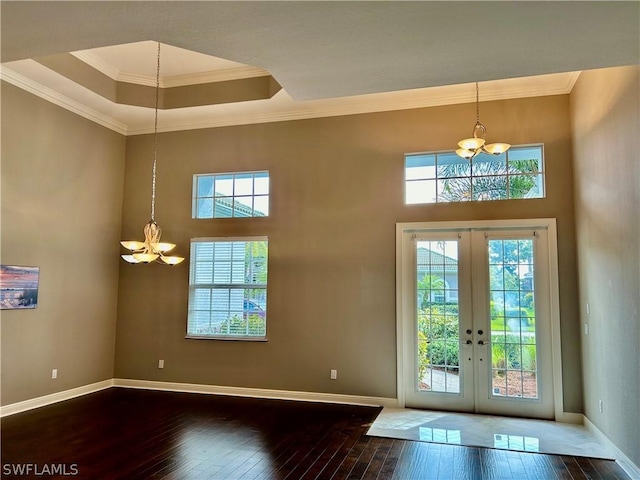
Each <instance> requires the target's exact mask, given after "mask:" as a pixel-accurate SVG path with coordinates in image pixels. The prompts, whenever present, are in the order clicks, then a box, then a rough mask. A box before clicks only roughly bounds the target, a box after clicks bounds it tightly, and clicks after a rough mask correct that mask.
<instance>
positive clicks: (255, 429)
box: [2, 388, 629, 480]
mask: <svg viewBox="0 0 640 480" xmlns="http://www.w3.org/2000/svg"><path fill="white" fill-rule="evenodd" d="M379 411H380V409H379V408H373V407H358V406H346V405H329V404H319V403H305V402H288V401H280V400H262V399H252V398H235V397H220V396H213V395H198V394H186V393H185V394H183V393H170V392H157V391H144V390H131V389H122V388H111V389H108V390H104V391H101V392H97V393H94V394H91V395H86V396H84V397H79V398H75V399H72V400H68V401H66V402H61V403H58V404H54V405H50V406H47V407H42V408H39V409H36V410H32V411H29V412H24V413H20V414H16V415H12V416H9V417H5V418H3V419H2V476H3V478H29V476H27V475H13V474H11V475H7V473H9V472H12V470H11V469H14V470H13V472H15V471H16V470H15V469H16V468H25V467H24V466H25V464H32V467H31V469H32V470H31V478H82V479H91V480H93V479H126V480H133V479H160V478H163V479H221V480H226V479H285V478H286V479H291V480H299V479H392V478H393V479H401V480H413V479H415V480H421V479H425V480H439V479H448V480H451V479H530V480H544V479H579V478H588V479H628V478H629V477H628V476H627V475H626V474H625V473H624V471H623V470H622V469H621V468H620V467H619V466H618V465H617V464H616V463H615V462H611V461H606V460H597V459H589V458H579V457H566V456H554V455H541V454H533V453H519V452H507V451H503V450H492V449H483V448H470V447H461V446H454V445H440V444H434V443H423V442H410V441H404V440H392V439H386V438H377V437H368V436H366V435H365V432H366V431H367V428H368V426H369V424H370V423H371V422H373V420H374V419H375V417H376V416H377V414H378V412H379ZM34 464H35V465H34ZM62 468H64V469H65V470H62ZM34 469H35V470H34ZM43 472H44V473H57V474H58V475H57V476H56V475H52V476H49V475H36V473H39V474H42V473H43ZM76 472H77V475H76V476H71V475H70V474H72V473H76ZM64 473H67V475H66V476H65V475H64Z"/></svg>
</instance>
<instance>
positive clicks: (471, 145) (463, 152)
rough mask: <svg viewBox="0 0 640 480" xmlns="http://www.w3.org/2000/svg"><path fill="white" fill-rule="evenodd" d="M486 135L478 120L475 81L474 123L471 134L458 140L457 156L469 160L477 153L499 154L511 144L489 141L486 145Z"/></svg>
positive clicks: (478, 97)
mask: <svg viewBox="0 0 640 480" xmlns="http://www.w3.org/2000/svg"><path fill="white" fill-rule="evenodd" d="M486 135H487V129H486V127H485V126H484V125H483V124H482V122H480V96H479V89H478V82H476V124H475V126H474V127H473V136H472V137H471V138H465V139H464V140H460V141H459V142H458V146H459V147H460V148H459V149H457V150H456V153H457V154H458V156H460V157H462V158H466V159H468V160H471V159H472V158H474V157H475V156H476V155H478V154H479V153H488V154H491V155H500V154H501V153H504V152H506V151H507V150H509V148H511V145H509V144H508V143H490V144H488V145H487V144H486V140H485V137H486Z"/></svg>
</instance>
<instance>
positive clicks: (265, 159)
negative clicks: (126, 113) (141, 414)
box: [115, 96, 582, 412]
mask: <svg viewBox="0 0 640 480" xmlns="http://www.w3.org/2000/svg"><path fill="white" fill-rule="evenodd" d="M481 113H482V119H483V121H484V123H485V124H486V125H487V127H488V130H489V133H488V137H489V140H492V139H493V140H503V139H504V140H508V141H510V142H511V143H512V144H527V143H537V142H542V143H544V144H545V156H546V168H547V192H548V193H547V198H545V199H534V200H527V201H498V202H485V203H471V204H448V205H447V204H441V205H413V206H405V205H404V203H403V162H404V158H403V155H404V153H406V152H419V151H428V150H444V149H452V148H454V146H455V145H456V143H457V141H458V140H460V139H461V138H464V137H467V136H468V135H469V134H470V132H471V129H472V127H473V122H474V120H475V106H474V105H473V104H467V105H456V106H447V107H438V108H427V109H416V110H405V111H398V112H387V113H377V114H366V115H353V116H344V117H334V118H323V119H314V120H303V121H293V122H279V123H268V124H261V125H247V126H239V127H229V128H217V129H208V130H192V131H183V132H173V133H166V134H162V135H161V136H160V143H159V164H158V191H157V194H158V203H157V216H156V218H157V220H158V222H159V224H160V226H161V227H162V228H163V229H164V238H165V241H169V240H170V241H172V242H177V243H178V247H177V251H178V252H180V253H182V254H184V255H188V253H189V239H190V238H193V237H205V236H230V235H268V236H269V247H270V248H269V255H270V258H269V292H268V306H269V319H268V337H269V341H268V342H266V343H250V342H231V341H226V342H225V341H210V340H187V339H185V338H184V335H185V329H186V317H187V293H188V288H187V285H188V271H189V266H188V262H187V261H185V262H184V263H183V264H182V265H180V266H178V267H175V268H168V267H165V266H162V265H148V266H136V265H125V264H122V265H121V268H120V290H119V305H118V328H117V340H116V368H115V373H116V376H117V377H123V378H135V379H147V380H159V381H174V382H191V383H203V384H214V385H232V386H246V387H257V388H273V389H285V390H299V391H314V392H333V393H344V394H353V395H372V396H380V397H395V396H396V351H395V346H396V340H395V328H396V324H395V225H396V222H409V221H429V220H433V221H438V220H472V219H509V218H526V217H556V218H557V219H558V236H559V257H560V266H559V267H560V279H561V280H560V289H561V291H560V302H561V316H562V349H563V362H564V383H565V385H564V398H565V410H566V411H572V412H580V411H582V396H581V392H582V383H581V368H580V346H579V345H580V344H579V321H578V315H577V311H576V309H577V286H576V270H575V251H574V227H573V225H574V218H573V190H572V188H573V187H572V185H573V182H572V164H571V139H570V122H569V98H568V96H553V97H541V98H533V99H521V100H511V101H500V102H489V103H483V104H482V107H481ZM151 140H152V139H151V137H150V136H148V135H147V136H137V137H129V138H128V139H127V154H126V158H127V160H126V174H125V191H124V210H123V226H122V231H123V237H127V238H129V237H131V238H138V237H141V234H142V233H141V229H142V227H143V225H144V224H145V223H146V222H147V221H148V219H149V198H150V185H149V184H150V163H151V156H150V155H151V148H152V144H151ZM254 169H268V170H269V171H270V175H271V215H270V216H269V217H268V218H256V219H238V220H235V219H216V220H193V219H191V187H192V175H193V174H195V173H211V172H228V171H242V170H254ZM158 359H164V360H165V362H166V363H165V368H164V370H159V369H157V361H158ZM332 368H335V369H337V370H338V380H335V381H332V380H330V379H329V370H330V369H332Z"/></svg>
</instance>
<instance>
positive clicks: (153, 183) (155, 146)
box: [151, 42, 160, 222]
mask: <svg viewBox="0 0 640 480" xmlns="http://www.w3.org/2000/svg"><path fill="white" fill-rule="evenodd" d="M159 94H160V42H158V61H157V63H156V108H155V117H154V121H153V169H152V172H151V220H152V221H154V222H155V220H156V164H157V156H158V98H159Z"/></svg>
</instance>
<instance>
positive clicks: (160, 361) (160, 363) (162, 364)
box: [158, 360, 164, 368]
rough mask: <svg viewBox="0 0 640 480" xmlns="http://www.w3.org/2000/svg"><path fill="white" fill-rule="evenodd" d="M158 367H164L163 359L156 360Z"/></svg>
mask: <svg viewBox="0 0 640 480" xmlns="http://www.w3.org/2000/svg"><path fill="white" fill-rule="evenodd" d="M158 368H164V360H158Z"/></svg>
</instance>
